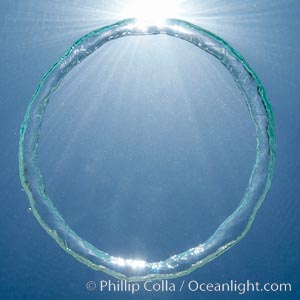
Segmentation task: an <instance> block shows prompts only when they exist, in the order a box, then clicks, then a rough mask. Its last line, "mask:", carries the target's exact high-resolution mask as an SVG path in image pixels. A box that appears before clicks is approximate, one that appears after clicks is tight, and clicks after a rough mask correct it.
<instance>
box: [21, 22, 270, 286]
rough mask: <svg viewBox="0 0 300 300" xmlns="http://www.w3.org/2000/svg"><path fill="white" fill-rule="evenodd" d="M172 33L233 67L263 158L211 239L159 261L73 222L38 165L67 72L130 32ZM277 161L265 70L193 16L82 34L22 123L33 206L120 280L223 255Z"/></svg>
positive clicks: (87, 258) (44, 222) (164, 274)
mask: <svg viewBox="0 0 300 300" xmlns="http://www.w3.org/2000/svg"><path fill="white" fill-rule="evenodd" d="M155 34H166V35H169V36H173V37H176V38H180V39H182V40H184V41H187V42H189V43H192V44H194V45H195V46H197V47H198V48H200V49H202V50H204V51H206V52H207V53H209V54H211V55H213V56H214V57H216V58H217V59H218V60H219V61H220V62H221V63H222V64H223V65H224V66H225V67H226V68H227V70H228V71H229V72H230V73H231V75H232V77H233V79H234V80H235V81H236V83H237V85H238V87H239V89H240V91H241V92H242V95H243V98H244V101H245V103H246V104H247V107H248V111H249V114H250V116H251V119H252V121H253V124H254V127H255V131H256V141H257V143H256V159H255V163H254V166H253V169H252V173H251V177H250V179H249V183H248V186H247V188H246V191H245V193H244V196H243V198H242V200H241V202H240V204H239V205H238V207H237V208H236V210H235V211H234V212H233V213H232V214H231V215H230V216H228V217H227V218H226V219H225V220H224V221H223V223H222V224H221V225H220V226H219V227H218V229H217V230H216V231H215V232H214V233H213V235H212V236H211V237H210V238H209V239H208V240H207V241H205V242H204V243H201V244H199V245H197V246H196V247H193V248H191V249H188V250H186V251H184V252H182V253H179V254H176V255H173V256H171V257H169V258H167V259H166V260H162V261H159V262H147V261H143V260H137V259H126V258H122V257H114V256H111V255H109V254H108V253H106V252H104V251H101V250H99V249H97V248H96V247H94V246H93V245H92V244H90V243H89V242H87V241H86V240H84V239H82V238H81V237H79V236H78V235H77V234H76V233H75V232H74V231H73V230H72V229H71V228H70V227H69V226H68V224H66V222H65V220H64V219H63V217H62V216H61V215H60V213H59V212H58V210H57V209H56V208H55V206H54V205H53V203H52V201H51V199H50V198H49V196H48V195H47V192H46V188H45V185H44V181H43V177H42V174H41V172H40V169H39V165H38V144H39V138H40V131H41V126H42V121H43V117H44V113H45V111H46V108H47V105H48V103H49V100H50V98H51V96H52V95H53V93H54V92H55V91H56V90H57V89H58V88H59V86H60V83H61V82H62V80H63V78H64V77H65V76H66V75H67V74H68V73H69V72H70V71H71V70H72V69H73V68H74V67H75V66H76V65H78V64H79V63H80V62H81V61H82V60H83V59H85V58H86V57H88V56H89V55H90V54H92V53H93V52H95V51H96V50H97V49H99V48H100V47H101V46H102V45H103V44H105V43H107V42H109V41H110V40H115V39H118V38H121V37H126V36H139V35H155ZM274 162H275V131H274V119H273V113H272V108H271V104H270V102H269V100H268V97H267V94H266V92H265V89H264V87H263V86H262V84H261V81H260V80H259V78H258V76H257V75H256V74H255V72H254V71H253V70H252V69H251V67H250V66H249V64H248V63H247V62H246V60H245V59H244V58H243V57H242V56H241V55H240V54H239V53H238V52H237V51H236V50H235V49H233V48H232V47H231V46H230V45H229V44H228V43H227V42H226V41H224V40H223V39H222V38H220V37H218V36H216V35H215V34H213V33H211V32H209V31H207V30H205V29H203V28H201V27H199V26H196V25H194V24H191V23H189V22H186V21H183V20H178V19H167V20H166V21H165V22H164V23H162V24H155V23H154V24H151V23H142V22H140V21H139V20H137V19H126V20H122V21H120V22H118V23H115V24H112V25H109V26H105V27H102V28H100V29H97V30H94V31H92V32H90V33H88V34H87V35H85V36H83V37H82V38H80V39H79V40H77V41H76V42H75V43H74V44H73V45H72V46H71V47H70V48H69V49H68V50H67V51H66V52H65V54H64V55H63V56H62V57H61V58H60V59H59V60H58V61H57V62H56V63H55V64H53V65H52V66H51V68H50V69H49V70H48V71H47V72H46V73H45V74H44V76H43V77H42V79H41V80H40V82H39V84H38V87H37V89H36V90H35V93H34V95H33V96H32V98H31V99H30V101H29V104H28V107H27V111H26V114H25V118H24V121H23V123H22V126H21V129H20V140H19V175H20V180H21V183H22V186H23V188H24V191H25V192H26V194H27V196H28V199H29V202H30V206H31V208H32V212H33V214H34V216H35V217H36V219H37V220H38V222H39V223H40V225H41V226H42V227H43V228H44V229H45V230H46V232H47V233H48V234H49V235H51V236H52V238H53V239H54V240H55V241H56V242H57V243H58V244H59V246H60V247H61V248H62V249H63V250H65V251H66V252H67V253H69V254H70V255H72V256H73V257H74V258H76V259H77V260H78V261H80V262H82V263H83V264H85V265H87V266H89V267H90V268H92V269H94V270H101V271H103V272H105V273H108V274H110V275H112V276H114V277H116V278H119V279H126V280H131V281H144V280H149V279H152V280H153V279H168V278H176V277H180V276H183V275H186V274H188V273H190V272H192V271H193V270H195V269H197V268H199V267H201V266H203V265H205V264H206V263H208V262H209V261H211V260H213V259H215V258H216V257H218V256H219V255H221V254H222V253H224V252H225V251H227V250H228V249H229V248H231V247H232V246H233V245H235V244H236V243H237V242H238V241H240V240H241V239H242V238H243V237H244V236H245V235H246V234H247V232H248V230H249V229H250V227H251V225H252V223H253V221H254V218H255V216H256V214H257V211H258V210H259V208H260V206H261V204H262V203H263V201H264V199H265V197H266V194H267V192H268V190H269V188H270V185H271V181H272V176H273V170H274Z"/></svg>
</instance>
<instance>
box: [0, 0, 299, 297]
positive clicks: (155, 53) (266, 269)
mask: <svg viewBox="0 0 300 300" xmlns="http://www.w3.org/2000/svg"><path fill="white" fill-rule="evenodd" d="M187 2H188V7H189V9H190V15H189V14H187V15H186V17H185V18H186V19H187V20H190V21H192V22H194V23H196V24H199V25H201V26H203V27H205V28H207V29H208V30H211V31H212V32H214V33H216V34H218V35H219V36H221V37H223V38H224V39H225V40H227V41H228V42H229V43H230V44H231V45H232V46H234V47H235V48H236V49H237V50H238V51H239V52H240V53H242V54H243V56H244V57H245V58H246V59H247V60H248V62H249V63H250V65H251V66H252V67H253V69H254V70H255V71H256V73H257V74H258V75H259V77H260V79H261V80H262V82H263V84H264V86H265V88H266V90H267V92H268V95H269V98H270V100H271V103H272V106H273V110H274V114H275V121H276V136H277V160H276V168H275V174H274V179H273V183H272V187H271V190H270V192H269V194H268V195H267V198H266V201H265V203H264V204H263V206H262V208H261V209H260V211H259V213H258V215H257V218H256V220H255V222H254V224H253V226H252V228H251V230H250V232H249V233H248V235H247V236H246V238H245V239H243V240H242V241H241V242H240V243H239V244H238V245H236V246H235V247H234V248H232V249H231V250H230V251H228V252H226V253H225V254H224V255H222V256H221V257H220V258H218V259H216V260H214V261H213V262H211V263H209V264H208V265H206V266H205V267H203V268H201V269H198V270H196V271H195V272H193V273H192V274H190V275H189V276H186V277H185V278H184V279H185V280H186V281H189V280H198V281H201V282H202V281H204V282H229V281H230V280H237V281H238V282H244V281H246V280H247V279H248V280H251V281H254V282H256V281H258V282H261V283H265V282H278V283H280V282H290V283H291V284H292V285H293V291H292V292H291V293H280V294H279V293H269V294H263V295H262V294H260V293H255V294H252V293H249V294H247V295H244V296H243V298H244V299H298V298H299V297H300V291H299V288H300V284H299V267H300V256H299V250H300V238H299V229H300V228H299V225H300V222H299V213H300V204H299V200H298V199H299V197H298V194H299V168H300V166H299V158H298V153H299V150H300V149H299V148H300V147H299V145H300V144H299V120H298V113H299V111H300V104H299V92H300V87H299V80H298V78H299V75H300V74H299V66H300V64H299V62H300V61H299V47H300V39H299V36H300V21H299V19H300V4H299V1H276V2H275V3H274V1H243V2H240V1H209V2H208V1H207V2H205V1H204V3H202V4H199V3H197V1H194V2H193V1H187ZM191 7H194V9H193V10H192V9H191ZM0 8H1V9H0V11H1V19H0V22H1V23H0V25H1V29H0V32H1V40H2V47H1V50H0V51H1V56H0V57H1V58H0V59H1V72H0V76H1V79H0V85H1V98H0V101H1V102H0V105H1V106H0V107H1V110H0V111H1V118H0V134H1V148H0V149H1V169H0V172H1V175H0V188H1V200H2V201H1V210H0V211H1V218H0V223H1V224H0V225H1V226H0V228H1V229H0V230H1V246H0V247H1V248H0V249H1V250H0V251H1V252H0V253H1V275H0V276H1V281H0V298H1V299H89V298H101V299H130V298H133V299H141V298H143V299H152V298H153V299H183V298H186V299H238V298H239V297H241V296H239V295H237V294H236V293H230V294H229V293H225V294H221V293H205V294H199V293H191V292H187V291H186V292H184V293H183V294H182V293H181V294H180V293H175V294H172V293H151V294H149V293H147V294H146V293H139V294H137V295H135V296H131V295H130V294H126V293H120V294H116V293H114V294H105V293H100V292H97V291H96V292H89V291H87V290H86V288H85V284H86V282H87V281H89V280H94V281H95V282H98V281H99V280H104V279H107V280H108V279H113V278H111V277H109V276H107V275H105V274H102V273H99V272H94V271H92V270H90V269H88V268H87V267H85V266H84V265H82V264H80V263H78V262H77V261H75V260H74V259H73V258H72V257H71V256H68V255H67V254H66V253H65V252H63V251H62V250H61V249H60V248H59V247H58V246H57V244H56V243H55V242H54V241H53V240H52V239H51V238H50V236H48V235H47V234H46V233H45V232H44V230H43V229H42V228H41V227H40V226H39V224H38V223H37V221H36V219H35V218H34V217H33V215H32V214H31V213H28V212H27V209H28V207H29V206H28V200H27V198H26V195H25V194H24V192H23V191H22V189H21V186H20V183H19V176H18V160H17V154H18V139H19V128H20V125H21V122H22V120H23V116H24V113H25V110H26V106H27V103H28V99H29V98H30V97H31V95H32V94H33V92H34V89H35V88H36V86H37V83H38V81H39V80H40V78H41V76H42V74H43V73H44V72H45V71H46V70H47V69H48V68H49V66H50V65H51V64H52V63H54V62H55V61H56V60H57V59H58V57H60V55H62V53H63V52H64V51H65V49H66V48H67V47H69V46H70V45H71V44H72V43H73V42H74V41H75V40H76V39H77V38H79V37H81V36H82V35H83V34H85V33H87V32H89V31H90V30H92V29H94V28H98V27H101V26H103V25H107V24H110V23H112V22H114V21H117V20H118V17H117V16H113V15H112V14H109V13H108V12H109V11H110V12H113V13H115V14H117V11H118V3H117V2H116V1H115V2H113V3H112V2H108V1H99V3H97V4H95V3H94V1H85V2H84V3H80V1H64V2H63V1H43V2H42V3H40V2H38V1H26V3H25V2H23V1H13V2H9V1H3V2H1V4H0ZM159 41H160V42H159V45H163V47H161V48H159V47H153V49H151V50H150V49H149V47H151V45H153V44H154V43H155V41H154V40H153V41H151V40H147V41H146V40H145V41H144V40H143V41H141V42H139V41H136V40H134V41H133V40H132V42H131V41H130V40H125V39H124V40H120V41H117V42H115V45H114V44H112V45H108V48H107V49H103V50H105V51H103V53H104V54H103V56H101V57H99V61H98V64H97V59H98V57H95V58H93V59H94V61H90V62H89V61H87V63H86V67H85V62H84V63H83V64H82V69H81V71H80V70H79V69H76V72H75V70H74V79H73V78H71V79H70V80H69V83H66V85H65V86H64V88H63V89H62V92H61V94H57V95H56V98H55V99H53V102H52V103H51V104H50V106H49V112H47V113H48V115H47V120H46V123H45V128H44V134H43V135H42V140H41V145H44V149H43V148H42V146H41V158H42V161H44V162H43V163H42V168H44V170H45V179H46V182H47V183H48V186H49V193H50V195H51V194H53V195H55V196H53V198H55V199H57V200H55V201H56V202H55V201H54V202H55V204H56V205H57V206H58V207H59V208H60V210H61V211H62V212H63V215H64V216H65V217H66V219H67V220H68V222H69V223H70V224H71V225H72V227H74V228H76V230H78V231H80V232H82V235H83V236H84V237H86V238H87V239H89V240H93V239H94V240H93V242H94V243H95V245H97V246H99V247H101V246H103V240H105V243H104V244H105V246H104V247H107V251H116V252H115V253H116V254H122V253H123V254H124V253H127V255H130V254H133V253H134V251H137V252H136V253H134V255H143V254H144V255H145V253H147V257H151V255H152V256H153V259H158V258H160V257H164V256H166V255H171V254H173V253H172V249H174V250H173V251H175V252H178V251H182V250H185V249H186V248H187V247H190V246H193V245H194V243H195V242H196V243H197V242H199V241H201V240H202V239H204V238H206V237H207V234H209V233H211V229H212V228H213V227H214V226H216V225H218V224H219V220H222V219H223V218H224V214H225V216H226V214H227V213H228V212H230V210H231V209H233V208H234V207H235V206H236V204H237V203H238V201H239V199H240V196H241V193H242V191H243V187H244V185H245V182H246V181H247V178H248V174H249V170H250V168H251V165H252V161H253V150H252V149H253V132H252V131H251V124H250V121H249V120H248V119H247V117H248V116H247V113H246V110H245V109H244V108H243V106H242V105H239V104H236V105H235V103H239V102H236V100H237V99H238V92H237V91H236V90H235V87H234V85H233V83H232V82H231V81H230V78H229V76H228V74H227V72H226V71H224V70H223V71H222V68H221V66H219V63H218V62H216V61H214V60H212V59H211V58H210V57H208V56H207V57H206V56H205V54H202V53H201V52H199V50H197V49H196V48H195V49H194V48H193V47H192V46H190V45H186V43H184V42H180V41H173V40H170V39H167V38H161V39H160V40H159ZM108 53H109V54H110V55H108ZM128 57H129V58H128ZM174 59H175V60H174ZM173 61H176V64H175V65H174V63H173ZM195 61H197V62H198V64H199V67H198V68H195V64H194V62H195ZM158 64H160V66H161V70H160V72H158V73H155V66H157V65H158ZM108 65H109V66H111V68H108V67H107V66H108ZM128 65H129V66H130V67H127V66H128ZM80 67H81V66H79V67H78V68H80ZM222 72H223V73H222ZM85 73H86V74H85ZM79 74H80V77H79V78H78V76H77V75H79ZM124 74H126V75H124ZM145 74H151V76H149V78H146V79H147V80H146V81H145V80H144V79H145V78H144V77H143V76H146V75H145ZM168 74H171V75H172V84H169V85H168V84H167V79H166V78H168V77H167V75H168ZM203 74H204V75H203ZM215 74H219V75H218V77H217V78H216V77H214V76H215ZM220 74H221V75H222V76H221V75H220ZM102 78H108V79H107V82H106V83H105V82H104V83H105V84H106V85H107V87H106V89H105V92H101V93H102V94H99V93H100V92H99V86H101V84H103V82H102ZM222 78H224V79H222ZM195 79H197V80H195ZM73 80H74V81H75V80H76V86H78V87H77V91H76V90H75V91H74V90H72V89H73V86H72V82H73ZM90 80H92V83H89V81H90ZM164 80H165V81H166V83H165V84H164V85H162V86H161V85H159V88H157V90H155V89H154V87H157V86H158V83H160V82H164ZM116 82H121V83H122V84H120V85H117V84H115V83H116ZM145 82H146V84H145ZM68 84H69V85H68ZM80 85H81V86H80ZM84 86H85V87H88V88H89V89H85V88H84ZM136 86H138V87H139V89H138V90H136V89H135V87H136ZM170 90H171V91H173V93H172V92H171V93H170ZM133 91H134V92H133ZM72 92H73V94H72ZM163 93H166V95H164V97H163V99H164V101H162V100H161V99H160V100H161V101H160V102H155V100H156V99H158V98H159V95H161V94H163ZM199 94H200V95H201V99H200V100H201V101H200V100H199V103H198V102H197V97H198V95H199ZM74 95H76V97H74ZM95 96H98V98H97V97H95ZM99 96H100V98H101V97H102V98H101V99H105V100H101V101H102V102H101V103H99V101H98V100H97V99H99ZM68 97H69V98H70V99H69V98H68ZM222 97H224V98H222ZM124 99H125V100H124ZM153 99H154V100H153ZM181 99H185V101H182V100H181ZM187 99H188V100H187ZM68 100H69V101H68ZM225 100H226V105H225V104H224V101H225ZM59 101H60V103H62V104H63V105H61V106H57V105H56V103H58V102H59ZM70 101H72V104H70ZM73 101H75V102H73ZM105 101H106V102H105ZM75 104H76V105H75ZM110 104H111V105H110ZM66 108H68V110H66ZM166 117H167V118H166ZM174 120H176V121H174ZM110 121H111V122H112V123H111V124H110V123H109V122H110ZM99 128H101V129H99ZM96 134H98V136H97V139H95V138H94V137H95V135H96ZM139 134H140V135H141V136H142V137H143V139H142V143H141V139H139V138H137V136H138V135H139ZM189 134H190V135H189ZM157 135H158V136H160V139H158V140H155V137H157ZM190 136H191V137H198V138H190ZM212 136H213V137H214V138H212ZM83 137H84V139H83ZM43 139H44V140H43ZM64 140H67V141H68V143H64ZM203 141H205V146H203V147H201V145H204V143H202V142H203ZM137 145H138V146H139V147H138V148H137V147H136V146H137ZM103 146H104V148H105V149H106V151H104V150H103ZM49 147H51V153H49V151H47V148H49ZM168 147H169V148H168ZM95 149H96V150H97V149H98V150H97V151H96V150H95ZM198 149H199V150H198ZM237 149H238V150H239V151H237ZM87 153H88V154H87ZM158 154H159V155H163V157H161V156H158ZM104 155H105V158H103V156H104ZM130 155H131V156H130ZM130 157H131V160H130V159H129V158H130ZM157 157H159V159H158V158H157ZM44 158H47V160H46V159H44ZM58 158H59V159H58ZM130 161H132V163H130ZM166 161H169V162H170V163H169V164H166ZM155 163H156V164H157V165H154V164H155ZM141 166H142V167H141ZM145 170H146V171H147V172H145ZM145 174H146V175H145ZM70 175H72V176H70ZM80 175H84V176H80ZM197 176H199V178H200V179H201V180H200V182H199V181H196V180H195V178H196V177H197ZM70 178H72V180H70ZM237 178H238V180H237ZM137 179H138V181H137ZM91 180H94V181H95V182H93V181H91ZM79 182H80V186H79V185H78V183H79ZM99 182H100V183H101V184H99ZM137 182H138V184H137ZM99 186H100V187H99ZM174 186H176V188H174ZM78 187H80V188H78ZM99 194H100V195H101V200H99V202H97V201H96V200H97V199H98V198H99V197H96V196H97V195H99ZM58 195H59V196H58ZM185 197H186V198H185ZM95 199H96V200H95ZM198 199H201V201H200V200H198ZM216 201H218V202H216ZM216 203H217V205H216ZM158 204H159V205H158ZM95 212H96V213H95ZM98 212H99V213H98ZM186 220H188V222H187V221H186ZM214 222H215V223H214ZM108 224H109V226H107V225H108ZM138 224H139V225H138ZM105 226H107V228H105ZM183 228H184V230H183ZM95 232H96V233H97V234H95ZM98 234H99V235H100V237H101V238H97V236H98ZM191 235H192V239H195V240H191V238H190V236H191ZM112 237H113V238H112ZM116 241H118V242H120V243H116ZM189 243H190V244H189ZM120 244H121V245H124V246H123V248H122V249H121V250H120V247H119V245H120ZM157 245H159V246H157ZM102 248H103V247H102ZM118 251H121V252H119V253H118ZM126 251H127V252H126ZM147 251H148V252H147ZM181 280H182V279H178V280H172V282H175V283H178V284H179V283H180V282H181Z"/></svg>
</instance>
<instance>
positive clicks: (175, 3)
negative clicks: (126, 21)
mask: <svg viewBox="0 0 300 300" xmlns="http://www.w3.org/2000/svg"><path fill="white" fill-rule="evenodd" d="M181 2H182V0H181V1H180V0H129V1H128V2H127V4H126V7H125V8H124V12H123V14H124V16H126V18H128V17H129V18H137V19H139V20H141V21H151V22H153V21H155V22H163V21H164V20H165V19H167V18H180V13H181V8H180V4H181Z"/></svg>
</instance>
